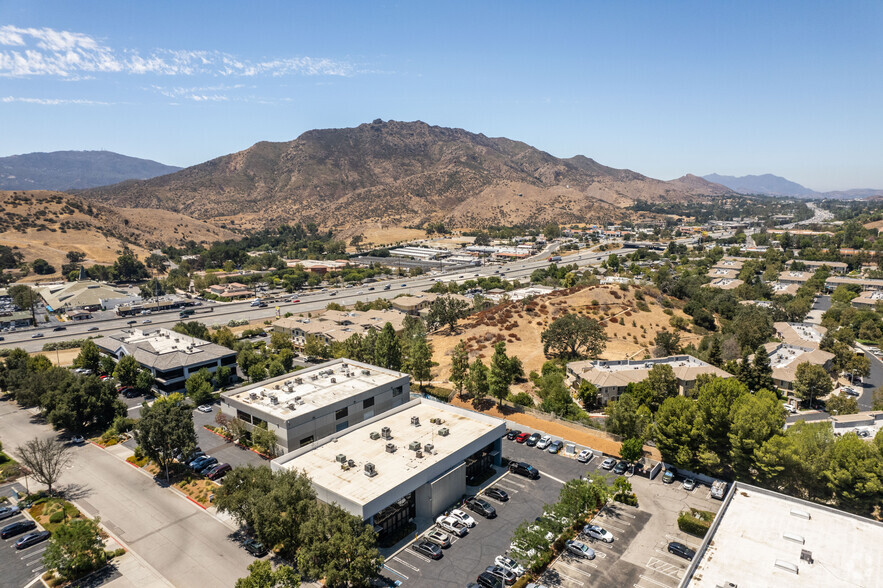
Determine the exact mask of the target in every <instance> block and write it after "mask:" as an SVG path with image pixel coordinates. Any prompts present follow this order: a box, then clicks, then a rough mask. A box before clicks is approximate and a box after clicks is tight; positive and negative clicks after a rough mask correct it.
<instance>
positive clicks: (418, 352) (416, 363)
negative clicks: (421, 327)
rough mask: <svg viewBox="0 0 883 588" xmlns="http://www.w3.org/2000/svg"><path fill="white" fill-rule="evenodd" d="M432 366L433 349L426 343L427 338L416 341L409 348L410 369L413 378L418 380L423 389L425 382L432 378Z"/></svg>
mask: <svg viewBox="0 0 883 588" xmlns="http://www.w3.org/2000/svg"><path fill="white" fill-rule="evenodd" d="M431 366H432V347H430V346H429V343H428V342H427V341H426V338H425V337H421V338H418V339H415V340H413V341H412V342H411V344H410V346H409V353H408V369H409V371H410V373H411V376H412V377H414V378H416V379H417V381H418V382H419V383H420V388H421V389H422V388H423V381H424V380H428V379H429V378H430V367H431Z"/></svg>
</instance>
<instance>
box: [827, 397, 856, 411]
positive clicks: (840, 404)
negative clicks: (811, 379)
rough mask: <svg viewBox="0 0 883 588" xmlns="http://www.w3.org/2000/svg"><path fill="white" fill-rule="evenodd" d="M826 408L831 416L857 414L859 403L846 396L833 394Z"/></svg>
mask: <svg viewBox="0 0 883 588" xmlns="http://www.w3.org/2000/svg"><path fill="white" fill-rule="evenodd" d="M825 408H826V409H827V410H828V412H830V413H831V414H857V413H858V401H857V400H856V399H855V398H853V397H851V396H845V395H844V394H832V395H831V396H830V397H829V398H828V401H827V402H826V403H825Z"/></svg>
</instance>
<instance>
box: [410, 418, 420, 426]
mask: <svg viewBox="0 0 883 588" xmlns="http://www.w3.org/2000/svg"><path fill="white" fill-rule="evenodd" d="M411 424H412V425H414V426H415V427H419V426H420V417H418V416H412V417H411Z"/></svg>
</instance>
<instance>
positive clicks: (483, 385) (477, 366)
mask: <svg viewBox="0 0 883 588" xmlns="http://www.w3.org/2000/svg"><path fill="white" fill-rule="evenodd" d="M487 378H488V369H487V366H485V365H484V362H482V361H481V358H480V357H478V358H476V359H475V361H474V362H472V365H471V366H469V383H468V384H467V389H468V390H469V393H470V394H472V403H473V404H475V403H476V402H479V401H480V400H482V399H483V398H484V397H485V396H487V393H488V381H487Z"/></svg>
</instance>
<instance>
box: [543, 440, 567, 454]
mask: <svg viewBox="0 0 883 588" xmlns="http://www.w3.org/2000/svg"><path fill="white" fill-rule="evenodd" d="M563 448H564V441H562V440H561V439H555V440H554V441H552V443H551V444H550V445H549V449H547V450H546V451H548V452H549V453H558V452H559V451H561V449H563Z"/></svg>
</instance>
